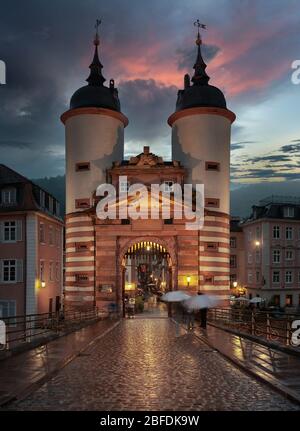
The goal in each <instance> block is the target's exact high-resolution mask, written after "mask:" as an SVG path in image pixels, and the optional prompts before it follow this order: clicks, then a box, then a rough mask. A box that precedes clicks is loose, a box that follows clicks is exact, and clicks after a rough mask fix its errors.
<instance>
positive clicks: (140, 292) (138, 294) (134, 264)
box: [122, 240, 173, 317]
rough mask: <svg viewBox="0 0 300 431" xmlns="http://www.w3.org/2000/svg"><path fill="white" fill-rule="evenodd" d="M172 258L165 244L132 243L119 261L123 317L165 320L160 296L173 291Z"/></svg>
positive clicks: (165, 311) (151, 242)
mask: <svg viewBox="0 0 300 431" xmlns="http://www.w3.org/2000/svg"><path fill="white" fill-rule="evenodd" d="M172 267H173V266H172V259H171V256H170V253H169V252H168V250H167V248H166V246H165V245H163V244H161V243H159V242H157V241H150V240H149V241H137V242H135V243H133V244H131V245H130V246H129V247H128V248H127V250H126V252H125V254H124V257H123V260H122V274H123V276H122V305H123V316H124V317H125V316H127V317H128V316H129V317H130V315H131V314H132V313H134V316H135V317H166V316H167V314H168V312H167V307H166V305H165V304H164V303H163V302H162V301H160V298H161V296H162V295H163V294H164V293H166V292H168V291H170V290H172V287H173V271H172Z"/></svg>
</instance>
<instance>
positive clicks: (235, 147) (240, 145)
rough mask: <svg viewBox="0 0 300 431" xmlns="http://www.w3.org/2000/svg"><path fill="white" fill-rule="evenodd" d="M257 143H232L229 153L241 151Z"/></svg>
mask: <svg viewBox="0 0 300 431" xmlns="http://www.w3.org/2000/svg"><path fill="white" fill-rule="evenodd" d="M256 142H257V141H241V142H233V143H232V144H231V147H230V148H231V151H235V150H241V149H242V148H245V147H246V146H247V145H249V144H255V143H256Z"/></svg>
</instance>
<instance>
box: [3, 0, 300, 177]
mask: <svg viewBox="0 0 300 431" xmlns="http://www.w3.org/2000/svg"><path fill="white" fill-rule="evenodd" d="M0 11H1V14H0V60H4V61H5V62H6V65H7V84H6V85H1V86H0V163H5V164H7V165H9V166H11V167H12V168H14V169H16V170H17V171H19V172H21V173H23V174H24V175H26V176H29V177H30V178H37V177H43V176H53V175H58V174H62V173H64V128H63V126H62V124H61V123H60V120H59V117H60V114H61V113H62V112H64V111H66V110H67V109H68V103H69V99H70V96H71V95H72V93H73V92H74V91H75V90H76V89H78V88H79V87H80V86H82V85H85V79H86V78H87V76H88V65H89V63H90V61H91V57H92V51H93V46H92V39H93V34H94V22H95V19H96V18H98V17H100V18H102V20H103V24H102V25H101V30H100V35H101V53H100V57H101V61H102V63H103V65H104V69H103V74H104V76H105V77H106V79H107V80H109V79H110V78H114V79H115V81H116V85H117V87H118V89H119V95H120V100H121V106H122V111H123V112H124V113H125V114H126V115H127V116H128V117H129V121H130V125H129V126H128V127H127V129H126V131H125V142H126V144H125V150H126V154H127V156H128V155H130V154H133V153H136V152H139V151H140V150H141V149H142V147H143V145H145V144H146V145H150V147H151V149H152V150H153V151H154V152H157V153H159V154H161V155H163V156H165V157H166V158H168V157H170V141H171V139H170V129H169V127H168V126H167V124H166V121H167V118H168V116H169V115H170V114H171V113H172V112H173V111H174V108H175V102H176V94H177V89H178V88H181V87H182V84H183V76H184V74H185V73H186V72H190V73H191V72H192V66H193V64H194V60H195V56H196V48H195V44H194V42H195V28H194V27H193V22H194V21H195V20H196V19H197V18H199V19H200V21H201V22H204V23H205V24H207V30H206V31H204V32H203V40H204V43H205V45H204V48H203V51H204V54H203V56H204V58H205V60H207V63H208V68H207V71H208V74H209V75H210V76H211V81H210V83H211V84H213V85H216V86H218V87H219V88H221V89H222V90H223V91H224V93H225V95H226V98H227V103H228V107H229V109H231V110H233V111H234V112H235V113H236V114H237V121H236V123H235V124H234V126H233V136H232V184H233V186H238V185H240V184H242V183H252V182H262V181H281V182H282V181H292V180H294V179H297V178H299V174H300V85H298V86H297V85H294V84H292V81H291V75H292V68H291V64H292V62H293V61H294V60H297V59H300V37H299V36H300V34H299V33H300V1H299V0H285V1H283V0H185V1H182V0H151V1H145V0H102V1H100V0H52V1H46V0H26V1H21V0H19V1H17V0H10V1H9V2H7V1H4V0H0Z"/></svg>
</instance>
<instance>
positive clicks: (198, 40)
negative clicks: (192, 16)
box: [194, 19, 206, 46]
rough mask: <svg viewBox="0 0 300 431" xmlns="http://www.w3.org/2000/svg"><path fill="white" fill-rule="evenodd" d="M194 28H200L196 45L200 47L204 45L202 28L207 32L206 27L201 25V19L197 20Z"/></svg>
mask: <svg viewBox="0 0 300 431" xmlns="http://www.w3.org/2000/svg"><path fill="white" fill-rule="evenodd" d="M194 26H195V27H198V33H197V39H196V45H198V46H199V45H201V44H202V39H201V36H200V28H203V29H204V30H206V25H205V24H201V22H200V21H199V19H197V21H195V22H194Z"/></svg>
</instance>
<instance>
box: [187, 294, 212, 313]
mask: <svg viewBox="0 0 300 431" xmlns="http://www.w3.org/2000/svg"><path fill="white" fill-rule="evenodd" d="M218 302H219V299H218V297H217V296H212V295H194V296H192V297H190V298H189V299H187V300H186V301H184V306H185V307H186V308H188V309H189V310H200V309H201V308H213V307H216V305H218Z"/></svg>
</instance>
